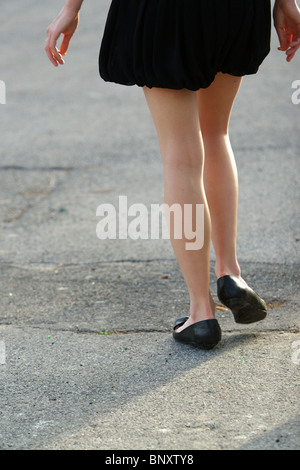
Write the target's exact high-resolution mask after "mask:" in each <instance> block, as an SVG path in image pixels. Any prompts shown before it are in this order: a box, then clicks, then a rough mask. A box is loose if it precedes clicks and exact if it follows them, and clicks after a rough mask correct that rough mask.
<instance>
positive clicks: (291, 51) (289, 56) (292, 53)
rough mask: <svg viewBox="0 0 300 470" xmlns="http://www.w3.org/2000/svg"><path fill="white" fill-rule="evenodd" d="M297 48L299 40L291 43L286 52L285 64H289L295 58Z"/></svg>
mask: <svg viewBox="0 0 300 470" xmlns="http://www.w3.org/2000/svg"><path fill="white" fill-rule="evenodd" d="M299 48H300V38H299V39H298V40H296V41H293V42H291V44H290V47H289V49H288V50H287V51H286V55H287V58H286V60H287V62H291V60H292V59H293V58H294V57H295V55H296V52H297V50H298V49H299Z"/></svg>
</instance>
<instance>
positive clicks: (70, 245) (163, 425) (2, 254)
mask: <svg viewBox="0 0 300 470" xmlns="http://www.w3.org/2000/svg"><path fill="white" fill-rule="evenodd" d="M109 3H110V2H109V0H102V1H101V2H99V1H98V0H90V1H89V2H84V6H83V9H82V14H81V21H80V26H79V30H78V32H77V34H76V36H75V37H74V38H73V41H72V44H71V49H70V51H69V54H68V56H67V58H66V64H65V65H64V67H62V68H60V69H55V68H54V67H53V66H51V64H50V63H48V59H47V57H46V54H45V53H44V49H43V47H44V40H45V29H46V27H47V25H48V24H49V23H50V21H51V20H52V18H53V17H54V16H55V15H56V14H57V13H58V11H59V10H60V8H61V6H62V1H61V0H52V2H48V3H46V4H44V3H43V4H41V2H39V1H38V0H27V2H22V1H21V0H13V1H12V0H10V1H4V2H3V5H1V19H2V21H1V25H0V44H1V45H2V50H1V55H0V63H1V69H0V80H2V81H4V82H5V84H6V104H5V105H2V104H1V105H0V128H1V145H0V154H1V159H0V261H1V264H0V295H1V305H0V420H1V421H0V422H1V425H0V448H1V449H2V450H7V449H8V450H9V449H10V450H14V449H26V450H30V449H42V450H49V449H50V450H52V449H53V450H54V449H55V450H58V449H67V450H71V449H80V450H84V449H95V450H103V451H109V450H141V449H145V450H162V449H164V450H177V451H180V450H188V449H190V450H208V449H212V450H222V449H227V450H229V449H230V450H298V449H299V383H300V378H299V365H300V343H299V341H300V338H299V243H300V241H299V240H300V231H299V184H298V179H299V178H298V175H299V150H300V139H299V135H300V134H299V110H300V105H295V104H293V103H292V100H291V96H292V92H293V91H292V83H293V81H295V80H297V79H298V80H299V79H300V76H299V60H300V56H299V57H296V59H295V60H294V62H292V63H291V64H286V63H285V61H284V57H283V56H282V55H281V54H280V53H279V52H277V50H276V46H277V41H276V36H275V32H274V30H273V39H272V52H271V54H270V55H269V57H268V58H267V60H266V61H265V63H264V64H263V66H262V67H261V70H260V72H259V74H258V75H256V76H253V77H246V78H245V79H244V81H243V85H242V88H241V91H240V94H239V96H238V98H237V101H236V104H235V107H234V112H233V116H232V120H231V140H232V145H233V148H234V152H235V156H236V160H237V166H238V170H239V175H240V209H239V240H238V255H239V261H240V264H241V267H242V273H243V276H244V277H245V279H246V280H247V282H248V283H249V284H250V285H251V286H252V287H253V288H254V289H255V290H256V291H257V292H258V293H259V294H261V295H262V296H263V297H264V299H265V300H266V302H267V304H268V308H269V315H268V317H267V319H266V320H265V321H263V322H260V323H258V324H255V325H245V326H241V325H236V324H235V323H234V322H233V318H232V315H231V313H230V312H229V311H228V310H226V309H225V308H224V307H223V306H222V305H221V304H220V303H219V302H218V299H217V296H216V278H215V275H214V253H213V250H212V252H211V291H212V294H213V296H214V299H215V301H216V302H217V310H216V315H217V318H218V319H219V322H220V324H221V327H222V330H223V339H222V342H221V343H220V344H219V345H218V347H217V348H216V349H215V350H213V351H208V352H207V351H197V350H194V349H193V348H190V347H188V346H184V345H178V344H174V342H173V340H172V334H171V332H172V325H173V322H174V320H175V319H176V318H177V317H178V316H181V315H185V314H186V313H187V311H188V296H187V292H186V288H185V284H184V282H183V279H182V275H181V274H180V271H179V269H178V265H177V262H176V260H175V258H174V255H173V252H172V249H171V246H170V243H169V241H168V240H162V239H160V240H131V239H126V240H122V239H116V240H99V239H98V238H97V236H96V227H97V223H98V221H99V217H97V216H96V210H97V207H98V206H99V205H100V204H103V203H108V204H113V205H114V206H115V207H118V201H119V196H120V195H126V196H127V198H128V205H130V204H133V203H143V204H144V205H146V206H147V207H150V204H152V203H161V202H162V201H163V178H162V167H161V161H160V155H159V149H158V144H157V140H156V135H155V130H154V126H153V123H152V120H151V117H150V114H149V111H148V109H147V107H146V103H145V100H144V96H143V93H142V90H140V89H139V88H137V87H129V88H128V87H123V86H118V85H115V84H108V83H104V82H103V81H102V80H101V79H100V78H99V76H98V63H97V60H98V53H99V47H100V40H101V37H102V32H103V27H104V22H105V18H106V14H107V10H108V6H109ZM16 28H17V32H18V34H14V32H15V30H16ZM28 49H29V51H28Z"/></svg>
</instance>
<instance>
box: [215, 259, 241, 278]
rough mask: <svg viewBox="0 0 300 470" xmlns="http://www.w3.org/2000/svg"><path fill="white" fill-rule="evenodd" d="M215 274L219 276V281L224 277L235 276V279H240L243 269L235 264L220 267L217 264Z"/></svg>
mask: <svg viewBox="0 0 300 470" xmlns="http://www.w3.org/2000/svg"><path fill="white" fill-rule="evenodd" d="M215 274H216V276H217V279H219V278H220V277H222V276H226V275H229V276H235V277H240V276H241V269H240V266H239V264H238V263H237V262H236V263H233V264H227V265H226V264H222V265H218V264H216V267H215Z"/></svg>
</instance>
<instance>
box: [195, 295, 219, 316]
mask: <svg viewBox="0 0 300 470" xmlns="http://www.w3.org/2000/svg"><path fill="white" fill-rule="evenodd" d="M190 317H191V319H192V320H193V321H194V322H197V321H201V320H209V319H212V318H215V302H214V300H213V298H212V296H211V294H210V293H209V296H208V297H207V298H205V299H193V300H192V301H191V303H190Z"/></svg>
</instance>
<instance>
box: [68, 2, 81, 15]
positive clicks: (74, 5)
mask: <svg viewBox="0 0 300 470" xmlns="http://www.w3.org/2000/svg"><path fill="white" fill-rule="evenodd" d="M82 3H83V0H66V2H65V7H66V8H68V9H69V10H71V11H73V12H75V13H78V12H79V10H80V8H81V5H82Z"/></svg>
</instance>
